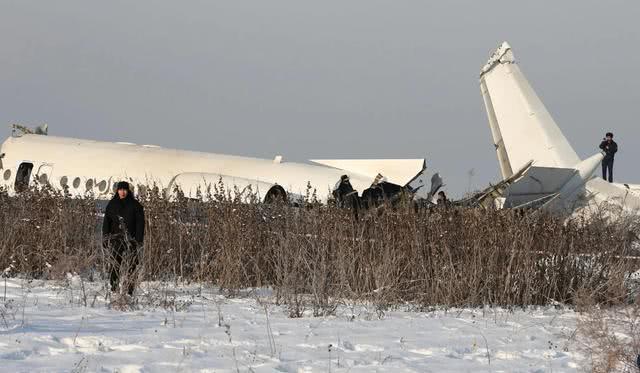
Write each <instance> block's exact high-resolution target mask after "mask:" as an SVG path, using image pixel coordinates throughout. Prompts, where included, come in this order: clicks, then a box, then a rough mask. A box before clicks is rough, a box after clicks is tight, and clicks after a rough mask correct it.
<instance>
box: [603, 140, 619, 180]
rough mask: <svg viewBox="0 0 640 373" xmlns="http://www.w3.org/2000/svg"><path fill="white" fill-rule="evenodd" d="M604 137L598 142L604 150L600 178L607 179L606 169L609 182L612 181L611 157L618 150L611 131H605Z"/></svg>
mask: <svg viewBox="0 0 640 373" xmlns="http://www.w3.org/2000/svg"><path fill="white" fill-rule="evenodd" d="M605 136H606V137H605V138H604V139H602V142H601V143H600V149H602V151H603V152H604V158H603V159H602V178H603V179H605V180H607V171H608V172H609V175H608V176H609V182H610V183H612V182H613V158H614V157H615V154H616V152H617V151H618V144H616V142H615V141H613V133H611V132H607V134H606V135H605Z"/></svg>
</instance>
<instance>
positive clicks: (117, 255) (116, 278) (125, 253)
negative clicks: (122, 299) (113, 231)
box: [107, 238, 138, 295]
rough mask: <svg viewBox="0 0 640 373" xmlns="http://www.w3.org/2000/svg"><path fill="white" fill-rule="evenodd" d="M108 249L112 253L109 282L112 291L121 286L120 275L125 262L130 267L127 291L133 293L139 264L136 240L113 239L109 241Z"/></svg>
mask: <svg viewBox="0 0 640 373" xmlns="http://www.w3.org/2000/svg"><path fill="white" fill-rule="evenodd" d="M107 249H108V250H109V252H110V253H111V260H110V261H109V262H110V269H109V272H110V273H109V284H110V285H111V291H116V290H118V287H119V286H120V275H121V271H122V270H123V268H122V266H123V262H124V264H125V265H127V267H128V271H127V273H128V276H127V284H125V286H126V287H127V293H128V294H129V295H133V290H134V289H135V279H134V276H135V271H136V267H137V266H138V250H137V249H138V248H137V246H136V244H135V242H127V241H126V240H125V239H122V238H117V239H111V240H109V241H108V242H107Z"/></svg>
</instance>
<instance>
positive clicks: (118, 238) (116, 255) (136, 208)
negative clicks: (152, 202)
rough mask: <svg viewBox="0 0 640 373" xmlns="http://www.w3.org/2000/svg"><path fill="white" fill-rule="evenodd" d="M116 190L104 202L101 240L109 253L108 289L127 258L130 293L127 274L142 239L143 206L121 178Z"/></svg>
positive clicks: (116, 280) (115, 285) (116, 281)
mask: <svg viewBox="0 0 640 373" xmlns="http://www.w3.org/2000/svg"><path fill="white" fill-rule="evenodd" d="M116 189H117V190H116V193H115V195H114V196H113V198H112V199H111V201H109V203H108V204H107V208H106V209H105V213H104V221H103V223H102V240H103V245H104V247H105V248H106V249H107V250H110V252H111V255H112V263H111V269H110V278H109V280H110V284H111V291H116V290H117V289H118V286H119V283H120V267H121V265H122V262H123V260H125V259H127V260H128V261H130V263H129V265H130V267H129V285H128V288H127V293H128V294H129V295H132V294H133V290H134V281H132V279H131V277H133V274H134V272H135V269H136V266H137V265H138V249H139V248H140V247H142V244H143V242H144V208H143V207H142V205H141V204H140V203H139V202H138V201H137V200H136V199H135V198H133V194H132V193H131V189H130V188H129V183H127V182H125V181H121V182H119V183H118V184H117V186H116Z"/></svg>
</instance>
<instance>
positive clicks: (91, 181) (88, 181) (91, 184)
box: [84, 179, 93, 190]
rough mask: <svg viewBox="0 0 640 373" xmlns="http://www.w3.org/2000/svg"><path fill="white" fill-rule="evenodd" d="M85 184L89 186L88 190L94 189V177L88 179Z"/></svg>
mask: <svg viewBox="0 0 640 373" xmlns="http://www.w3.org/2000/svg"><path fill="white" fill-rule="evenodd" d="M84 186H85V187H86V188H87V190H91V189H93V179H89V180H87V182H86V183H85V185H84Z"/></svg>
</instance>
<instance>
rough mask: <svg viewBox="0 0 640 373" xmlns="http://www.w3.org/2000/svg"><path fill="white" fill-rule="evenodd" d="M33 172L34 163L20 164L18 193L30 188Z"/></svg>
mask: <svg viewBox="0 0 640 373" xmlns="http://www.w3.org/2000/svg"><path fill="white" fill-rule="evenodd" d="M31 170H33V163H28V162H24V163H20V167H18V172H17V173H16V183H15V188H16V192H22V191H23V190H25V189H27V188H28V187H29V179H31Z"/></svg>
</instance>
